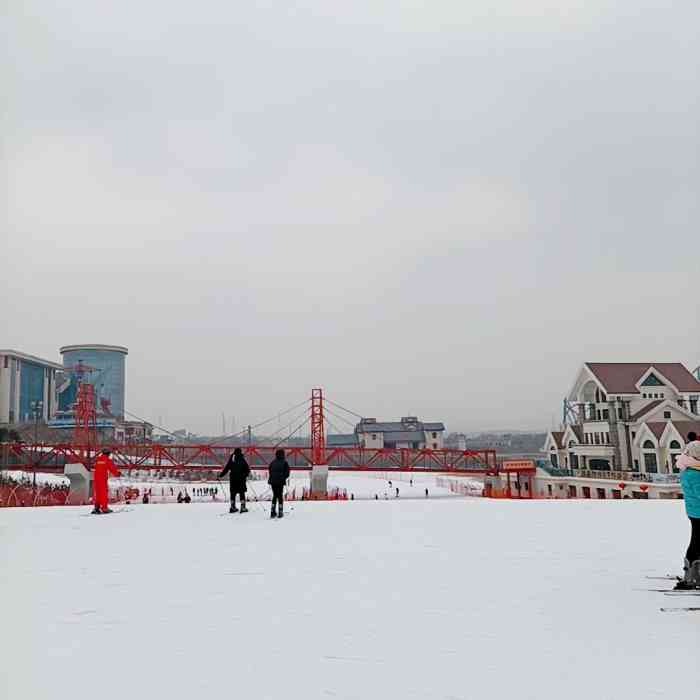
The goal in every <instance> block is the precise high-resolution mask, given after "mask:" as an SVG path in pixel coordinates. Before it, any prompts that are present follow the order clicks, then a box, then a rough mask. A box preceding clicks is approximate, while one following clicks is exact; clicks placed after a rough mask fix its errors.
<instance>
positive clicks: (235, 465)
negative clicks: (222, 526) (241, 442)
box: [219, 447, 250, 513]
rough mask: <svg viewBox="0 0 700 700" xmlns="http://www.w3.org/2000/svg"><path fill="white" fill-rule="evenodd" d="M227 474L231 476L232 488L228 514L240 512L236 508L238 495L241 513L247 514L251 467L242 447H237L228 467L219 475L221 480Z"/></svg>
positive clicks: (227, 463) (230, 483) (229, 459)
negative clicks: (248, 480)
mask: <svg viewBox="0 0 700 700" xmlns="http://www.w3.org/2000/svg"><path fill="white" fill-rule="evenodd" d="M226 474H228V475H229V477H228V478H229V486H230V487H231V507H230V508H229V509H228V512H229V513H237V512H238V508H236V494H238V495H239V496H240V499H241V513H247V512H248V508H246V504H245V493H246V491H247V490H248V487H247V486H246V479H247V478H248V476H249V475H250V467H249V466H248V462H246V458H245V457H244V456H243V450H242V449H241V448H240V447H237V448H236V449H235V450H234V451H233V454H232V455H231V456H230V457H229V458H228V462H226V466H225V467H224V469H223V471H222V472H221V474H219V479H222V478H223V477H225V476H226Z"/></svg>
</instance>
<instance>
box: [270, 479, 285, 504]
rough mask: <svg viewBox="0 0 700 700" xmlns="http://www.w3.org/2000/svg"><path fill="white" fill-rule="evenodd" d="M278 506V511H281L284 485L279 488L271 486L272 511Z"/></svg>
mask: <svg viewBox="0 0 700 700" xmlns="http://www.w3.org/2000/svg"><path fill="white" fill-rule="evenodd" d="M276 503H278V504H279V509H280V510H282V506H283V505H284V484H280V485H279V486H272V509H273V510H274V508H275V504H276Z"/></svg>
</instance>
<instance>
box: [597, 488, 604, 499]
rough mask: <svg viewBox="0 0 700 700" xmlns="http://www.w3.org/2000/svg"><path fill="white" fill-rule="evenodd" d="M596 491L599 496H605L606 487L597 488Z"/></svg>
mask: <svg viewBox="0 0 700 700" xmlns="http://www.w3.org/2000/svg"><path fill="white" fill-rule="evenodd" d="M595 492H596V495H597V496H598V498H605V489H596V490H595Z"/></svg>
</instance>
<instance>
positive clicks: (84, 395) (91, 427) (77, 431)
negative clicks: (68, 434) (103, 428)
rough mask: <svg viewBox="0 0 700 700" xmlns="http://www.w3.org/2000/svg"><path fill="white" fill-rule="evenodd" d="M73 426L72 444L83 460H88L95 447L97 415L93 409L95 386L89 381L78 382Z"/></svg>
mask: <svg viewBox="0 0 700 700" xmlns="http://www.w3.org/2000/svg"><path fill="white" fill-rule="evenodd" d="M74 410H75V428H74V429H73V444H74V445H75V446H76V447H77V448H78V449H79V450H80V453H81V456H82V458H83V459H84V460H85V461H88V460H90V458H91V456H92V452H93V450H94V449H96V447H97V416H96V411H95V388H94V387H93V386H92V384H90V383H89V382H80V384H78V396H77V398H76V401H75V409H74Z"/></svg>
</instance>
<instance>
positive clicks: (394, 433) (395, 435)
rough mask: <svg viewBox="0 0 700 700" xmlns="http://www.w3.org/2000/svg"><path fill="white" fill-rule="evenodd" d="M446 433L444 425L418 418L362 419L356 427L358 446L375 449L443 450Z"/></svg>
mask: <svg viewBox="0 0 700 700" xmlns="http://www.w3.org/2000/svg"><path fill="white" fill-rule="evenodd" d="M444 432H445V424H444V423H424V422H422V421H419V420H418V418H417V417H416V416H405V417H404V418H402V419H401V420H400V421H396V422H379V421H377V419H376V418H362V420H360V422H359V423H358V424H357V425H356V426H355V435H356V436H357V444H358V445H359V446H360V447H368V448H374V449H382V448H384V447H387V448H399V449H401V448H403V449H418V450H420V449H431V450H441V449H443V447H444Z"/></svg>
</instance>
